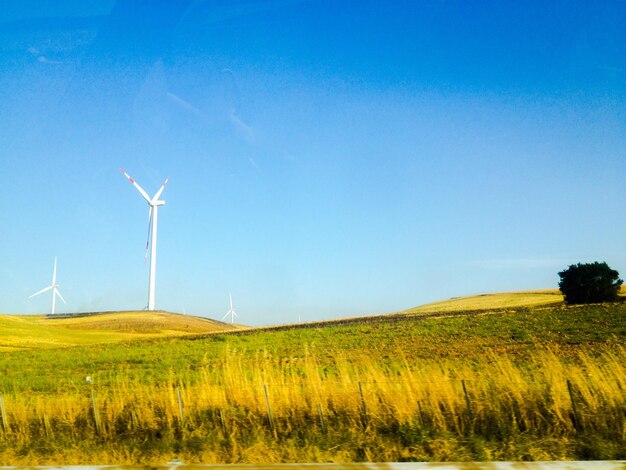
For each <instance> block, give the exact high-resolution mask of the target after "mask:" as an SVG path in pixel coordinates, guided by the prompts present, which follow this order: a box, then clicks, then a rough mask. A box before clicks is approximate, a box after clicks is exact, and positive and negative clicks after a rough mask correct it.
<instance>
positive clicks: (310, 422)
mask: <svg viewBox="0 0 626 470" xmlns="http://www.w3.org/2000/svg"><path fill="white" fill-rule="evenodd" d="M625 364H626V349H625V348H624V347H623V346H621V345H619V344H615V343H613V344H612V345H607V346H606V347H605V348H604V349H603V350H602V351H601V352H600V353H598V354H595V355H593V356H592V355H587V354H584V353H581V354H579V357H578V358H577V360H576V361H564V360H562V359H561V358H559V357H558V356H557V355H556V354H554V353H553V352H552V351H551V350H550V349H547V348H546V349H543V350H539V351H537V352H535V353H534V354H533V355H532V356H531V359H530V361H528V362H525V363H523V364H516V363H513V362H512V361H511V360H510V359H508V358H507V357H506V356H503V355H493V356H491V357H489V358H488V360H487V361H484V360H482V361H480V362H474V363H472V362H470V361H467V360H462V359H437V360H420V361H419V362H417V361H414V360H412V359H411V358H407V357H399V358H398V359H397V360H396V361H395V362H394V363H393V364H391V365H390V364H389V363H386V364H384V365H383V364H381V363H380V361H377V360H376V359H375V358H372V357H371V355H367V354H365V352H364V353H363V354H361V355H360V356H355V355H352V356H350V358H349V360H348V359H347V358H346V357H345V356H342V355H341V353H339V354H338V355H337V357H336V358H335V367H333V368H332V369H329V368H327V367H326V366H325V365H324V363H323V361H321V360H320V358H319V357H318V355H317V353H311V352H309V351H308V350H306V351H305V352H304V354H301V355H299V356H292V357H274V356H272V354H271V353H269V352H267V351H259V352H258V353H257V354H256V356H255V357H253V358H250V357H249V355H248V354H245V353H244V352H241V351H238V350H236V349H232V350H227V351H226V353H225V354H222V355H221V358H220V360H219V361H217V362H211V363H210V364H207V365H205V366H202V365H200V366H199V368H198V369H197V370H195V371H194V372H193V376H191V375H190V376H189V377H185V376H184V375H180V374H178V373H177V372H175V371H173V370H172V371H170V374H169V378H168V379H167V380H164V381H161V382H159V383H146V382H145V381H136V380H132V379H129V376H128V375H127V374H126V373H125V372H124V370H120V371H119V372H118V373H117V375H115V376H114V377H109V378H108V380H107V384H108V385H107V386H106V387H100V386H99V385H98V377H97V376H96V377H95V379H96V380H95V383H94V384H93V385H89V384H85V385H83V386H80V387H78V386H71V387H68V389H67V390H63V391H58V392H57V393H55V394H40V393H30V392H19V393H9V394H6V393H5V394H4V395H3V399H4V403H5V409H6V414H5V415H4V416H3V417H4V418H5V419H4V420H3V422H1V423H0V424H2V426H0V464H46V463H64V464H72V463H83V464H85V463H137V462H144V463H157V462H164V461H166V460H167V459H169V458H172V457H174V456H178V457H180V458H182V459H183V460H184V461H186V462H204V463H217V462H296V461H300V462H304V461H308V462H324V461H360V460H374V461H402V460H450V459H454V460H470V459H472V460H492V459H493V460H534V459H564V458H570V459H572V458H575V459H586V458H611V459H619V458H626V451H625V450H624V449H626V365H625Z"/></svg>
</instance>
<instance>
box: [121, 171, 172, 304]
mask: <svg viewBox="0 0 626 470" xmlns="http://www.w3.org/2000/svg"><path fill="white" fill-rule="evenodd" d="M120 171H121V172H122V174H123V175H124V176H125V177H126V178H128V181H130V182H131V183H132V185H133V186H134V187H135V188H137V191H139V194H141V197H143V198H144V199H145V200H146V202H147V203H148V206H149V207H150V210H149V212H148V240H147V241H146V254H145V255H144V261H145V259H146V258H147V257H148V247H149V246H151V248H152V249H151V250H150V281H149V283H148V310H154V290H155V289H154V285H155V279H156V247H157V220H158V213H159V212H158V209H159V206H163V205H165V201H160V200H159V197H160V196H161V193H162V192H163V190H164V189H165V185H166V184H167V180H168V179H169V178H166V179H165V182H164V183H163V186H161V189H159V190H158V191H157V192H156V194H155V195H154V197H153V198H152V199H151V198H150V196H148V194H147V193H146V192H145V191H144V190H143V189H142V187H141V186H139V185H138V184H137V182H136V181H135V180H134V179H132V178H131V177H130V176H129V175H128V173H126V172H125V171H124V169H123V168H120ZM151 235H152V241H150V238H151Z"/></svg>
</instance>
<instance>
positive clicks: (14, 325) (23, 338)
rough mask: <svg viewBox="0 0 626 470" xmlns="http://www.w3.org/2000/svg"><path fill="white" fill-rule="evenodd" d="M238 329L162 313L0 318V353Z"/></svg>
mask: <svg viewBox="0 0 626 470" xmlns="http://www.w3.org/2000/svg"><path fill="white" fill-rule="evenodd" d="M240 328H242V327H241V326H239V325H231V324H229V323H223V322H220V321H216V320H210V319H207V318H200V317H194V316H189V315H180V314H176V313H169V312H162V311H153V312H148V311H126V312H102V313H92V314H80V315H67V316H65V315H58V316H54V317H52V316H49V315H0V351H13V350H18V349H37V348H60V347H68V346H84V345H89V344H101V343H116V342H123V341H132V340H137V339H146V338H159V337H180V336H188V335H197V334H208V333H215V332H225V331H231V330H236V329H240Z"/></svg>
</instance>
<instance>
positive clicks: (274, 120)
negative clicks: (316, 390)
mask: <svg viewBox="0 0 626 470" xmlns="http://www.w3.org/2000/svg"><path fill="white" fill-rule="evenodd" d="M625 37H626V3H625V2H623V1H615V2H610V1H554V2H545V1H529V2H518V1H500V0H498V1H496V0H494V1H477V2H467V1H465V0H459V1H448V0H436V1H435V0H433V1H428V0H425V1H414V0H410V1H386V0H385V1H383V0H380V1H367V0H364V1H358V2H357V1H337V0H328V1H281V0H267V1H249V0H247V1H242V0H238V1H223V2H217V1H208V0H196V1H192V0H179V1H176V2H173V1H172V2H166V1H147V0H146V1H135V0H119V1H102V2H98V1H83V0H76V1H56V0H50V1H47V2H46V1H25V0H21V1H6V0H5V1H0V175H1V177H2V183H1V184H0V293H1V294H2V295H1V298H0V312H2V313H47V312H48V311H49V308H50V297H49V296H48V295H47V294H44V295H41V296H39V297H36V298H33V299H30V300H29V299H28V296H29V295H30V294H32V293H34V292H36V291H37V290H39V289H41V288H43V287H45V286H47V285H49V283H50V282H51V276H52V267H53V262H54V257H55V256H57V257H58V263H59V265H58V282H59V284H60V291H61V293H62V294H63V296H64V298H65V299H66V301H67V305H63V304H62V303H61V304H60V305H59V308H58V310H59V311H68V312H80V311H95V310H98V311H100V310H118V309H141V308H143V307H145V305H146V304H147V287H148V266H147V265H144V260H143V256H144V247H145V241H146V236H147V230H148V228H147V221H148V206H147V204H146V203H145V201H143V200H142V199H141V197H140V196H139V194H138V193H137V191H136V190H135V189H134V188H133V187H132V186H131V185H130V184H129V183H128V181H127V180H126V179H125V178H124V177H123V175H121V174H120V173H119V171H118V168H119V167H123V168H125V169H126V171H127V172H128V173H129V174H130V175H131V176H132V177H133V178H135V179H136V180H137V182H138V183H139V184H140V185H142V187H143V188H144V189H145V190H146V191H147V192H148V193H150V195H152V194H154V193H155V192H156V191H157V190H158V188H159V187H160V185H161V184H162V182H163V180H164V179H165V178H166V177H168V176H169V178H170V179H169V183H168V186H167V188H166V189H165V191H164V192H163V195H162V199H164V200H165V201H166V205H165V207H163V208H161V209H160V211H159V229H158V237H159V239H158V255H157V289H156V305H157V308H160V309H165V310H170V311H177V312H183V311H185V312H186V313H188V314H194V315H202V316H207V317H211V318H221V316H222V315H223V314H224V313H226V311H227V309H228V293H229V291H231V292H232V295H233V299H234V302H235V306H236V308H237V311H238V313H239V315H240V321H241V322H242V323H246V324H251V325H265V324H272V323H283V322H295V321H298V318H300V319H301V320H302V321H307V320H315V319H326V318H335V317H345V316H352V315H362V314H374V313H385V312H392V311H397V310H401V309H405V308H409V307H413V306H416V305H420V304H424V303H427V302H430V301H435V300H440V299H445V298H449V297H452V296H461V295H469V294H479V293H487V292H497V291H510V290H526V289H541V288H554V287H556V286H557V282H558V275H557V272H558V271H560V270H562V269H564V268H566V267H567V266H568V265H569V264H572V263H576V262H586V261H596V260H597V261H606V262H607V263H608V264H609V265H610V266H611V267H613V268H614V269H617V270H618V271H620V273H621V274H622V277H624V275H626V252H625V244H624V237H625V235H626V218H625V217H624V216H623V214H624V199H625V196H626V185H625V180H624V176H625V175H626V41H625V40H624V38H625Z"/></svg>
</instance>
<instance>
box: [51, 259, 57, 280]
mask: <svg viewBox="0 0 626 470" xmlns="http://www.w3.org/2000/svg"><path fill="white" fill-rule="evenodd" d="M56 283H57V257H56V256H55V257H54V270H53V271H52V285H55V284H56Z"/></svg>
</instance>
